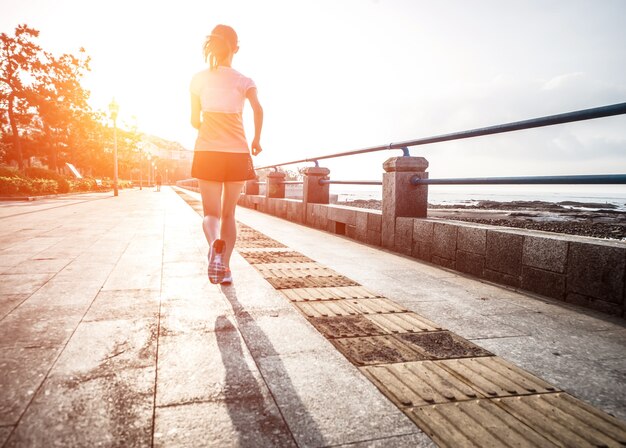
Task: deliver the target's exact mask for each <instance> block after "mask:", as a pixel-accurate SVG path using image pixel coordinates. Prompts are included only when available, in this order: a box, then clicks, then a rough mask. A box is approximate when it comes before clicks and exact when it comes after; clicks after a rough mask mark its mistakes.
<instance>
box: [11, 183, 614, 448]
mask: <svg viewBox="0 0 626 448" xmlns="http://www.w3.org/2000/svg"><path fill="white" fill-rule="evenodd" d="M190 195H191V196H193V194H190ZM196 196H197V195H196ZM238 214H239V215H238V219H239V220H240V221H241V222H242V223H244V224H246V225H248V226H250V227H251V228H253V229H255V230H256V231H258V232H261V233H263V234H265V235H267V236H269V237H270V238H273V239H275V240H277V241H279V242H281V243H283V244H284V245H285V246H287V247H288V250H291V251H297V252H299V253H301V254H304V255H306V256H307V257H309V258H310V259H312V260H315V261H316V262H318V263H320V264H321V265H323V266H326V267H328V268H331V269H333V270H334V271H336V272H338V273H341V274H342V275H344V276H346V277H348V278H350V279H352V280H355V281H356V282H358V283H360V284H361V285H363V286H364V287H365V288H367V289H368V290H371V291H374V292H377V293H380V294H382V295H384V296H385V297H387V298H389V299H391V300H393V301H394V302H395V303H397V304H400V305H402V306H403V307H405V308H406V309H408V310H411V311H415V312H417V313H419V314H420V315H422V316H425V317H427V318H428V319H431V320H432V321H434V322H435V323H436V324H438V325H440V326H443V327H445V328H448V329H450V330H452V331H454V332H455V333H457V334H458V335H460V336H462V337H464V338H466V339H468V340H471V341H473V342H474V343H476V344H477V345H479V346H480V347H482V348H484V349H487V350H489V351H491V352H492V353H494V354H496V355H499V356H501V357H503V358H505V359H507V360H508V361H511V362H513V363H514V364H516V365H517V366H518V367H520V368H522V369H525V370H527V371H530V372H532V373H534V374H535V375H537V376H539V377H540V378H542V379H544V380H546V381H548V382H550V383H552V384H553V385H555V386H557V387H558V388H560V389H562V390H564V391H566V392H569V393H571V394H572V395H575V396H576V397H578V398H580V399H582V400H584V401H586V402H588V403H590V404H592V405H593V406H596V407H597V408H599V409H602V410H604V411H605V412H609V413H611V414H613V415H615V416H616V417H618V418H620V419H622V420H624V419H626V381H624V379H625V377H626V361H625V355H626V348H625V345H626V343H625V342H624V341H626V337H625V336H626V328H625V326H624V321H622V320H619V319H613V318H609V317H607V316H603V315H599V314H595V313H593V312H590V311H588V310H581V309H577V308H574V307H565V306H563V305H562V304H556V303H551V302H546V301H542V300H539V299H537V298H534V297H530V296H528V295H526V294H519V293H516V292H514V291H510V290H507V289H503V288H500V287H496V286H492V285H488V284H485V283H481V282H477V281H474V280H471V279H468V278H466V277H463V276H461V275H458V274H454V273H451V272H449V271H445V270H442V269H439V268H436V267H433V266H429V265H426V264H423V263H419V262H417V261H415V260H411V259H408V258H404V257H401V256H398V255H395V254H391V253H388V252H385V251H381V250H379V249H376V248H372V247H368V246H364V245H360V244H357V243H355V242H352V241H349V240H347V239H344V238H340V237H336V236H333V235H329V234H326V233H323V232H319V231H316V230H313V229H309V228H306V227H303V226H298V225H295V224H291V223H288V222H286V221H283V220H280V219H277V218H273V217H270V216H267V215H262V214H259V213H257V212H254V211H250V210H246V209H239V210H238ZM0 223H1V226H0V229H1V230H0V319H1V320H0V446H6V447H13V446H50V445H59V446H131V447H132V446H137V447H139V446H141V447H143V446H163V447H171V446H194V447H195V446H251V447H252V446H255V447H259V446H343V445H345V446H351V447H356V446H381V447H382V446H385V447H388V446H431V445H432V442H431V441H430V439H429V438H428V437H427V436H426V435H425V434H424V433H422V431H421V430H420V429H419V428H418V427H417V426H416V425H415V424H414V423H413V421H412V420H411V419H410V418H408V417H407V415H406V413H405V412H403V411H402V410H401V409H399V407H398V406H396V405H395V404H393V403H392V401H390V400H388V399H387V398H386V397H385V396H384V395H383V394H382V393H381V392H380V391H379V388H377V387H376V386H375V385H374V384H373V383H372V382H371V381H370V380H369V379H368V378H367V377H366V376H365V375H364V374H363V373H362V372H363V370H361V369H359V368H357V367H355V366H354V365H353V364H352V363H351V362H350V361H349V360H348V359H346V357H344V355H342V354H341V353H340V352H339V351H338V349H337V348H335V346H334V345H333V344H332V343H331V342H329V340H328V339H327V338H325V337H324V336H322V334H321V333H320V332H319V331H318V330H316V329H315V328H314V327H313V326H312V325H311V324H310V323H309V321H308V320H307V318H306V317H305V316H304V315H303V314H302V313H300V312H299V311H298V309H297V307H296V306H294V305H293V304H292V303H290V301H289V300H287V299H286V297H285V295H284V294H282V293H281V292H280V291H278V290H277V289H275V288H274V287H273V286H272V284H270V283H269V282H268V281H267V280H266V279H264V278H263V276H262V275H261V273H260V271H259V270H258V269H255V267H254V265H251V264H249V262H248V261H246V259H244V258H243V257H242V256H241V255H240V254H235V256H234V258H233V271H234V275H235V283H234V285H233V286H230V287H217V286H215V285H211V284H209V283H208V281H207V279H206V272H205V271H206V251H207V245H206V242H205V241H204V236H203V234H202V231H201V228H200V217H199V216H198V214H197V213H196V212H195V211H194V210H193V209H192V208H191V207H190V206H189V205H188V204H187V203H186V202H184V201H183V200H181V197H180V196H179V195H178V194H176V193H175V192H174V191H172V190H171V189H169V188H163V190H162V192H160V193H156V192H154V191H152V190H143V191H138V190H131V191H128V190H123V191H120V196H119V197H118V198H113V197H112V195H111V194H110V193H108V194H93V195H89V197H87V196H81V197H80V198H71V199H69V198H58V199H56V200H49V201H48V200H46V201H36V202H35V203H32V202H31V203H10V204H0ZM240 251H243V252H242V253H246V252H250V250H248V249H240ZM261 252H262V251H261ZM249 256H250V255H249V254H248V260H249V259H250V258H249Z"/></svg>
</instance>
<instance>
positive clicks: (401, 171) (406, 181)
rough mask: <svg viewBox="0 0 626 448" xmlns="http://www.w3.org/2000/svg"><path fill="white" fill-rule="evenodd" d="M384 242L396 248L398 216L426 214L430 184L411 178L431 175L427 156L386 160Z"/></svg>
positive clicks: (408, 216) (414, 216)
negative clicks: (416, 182)
mask: <svg viewBox="0 0 626 448" xmlns="http://www.w3.org/2000/svg"><path fill="white" fill-rule="evenodd" d="M383 168H384V169H385V173H383V222H382V229H381V230H382V235H381V237H382V245H383V247H386V248H388V249H395V232H396V218H400V217H407V218H426V208H427V205H428V186H427V185H420V186H416V185H413V184H411V178H412V177H413V176H418V177H419V178H420V179H428V173H427V172H426V168H428V161H427V160H426V159H425V158H424V157H406V156H402V157H391V158H389V159H387V160H386V161H385V163H383Z"/></svg>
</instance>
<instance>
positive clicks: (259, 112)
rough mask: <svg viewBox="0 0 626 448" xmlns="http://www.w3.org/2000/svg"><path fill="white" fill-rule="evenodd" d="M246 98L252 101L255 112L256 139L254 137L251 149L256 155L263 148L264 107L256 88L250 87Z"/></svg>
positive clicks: (251, 104)
mask: <svg viewBox="0 0 626 448" xmlns="http://www.w3.org/2000/svg"><path fill="white" fill-rule="evenodd" d="M246 98H248V101H250V106H252V112H253V113H254V139H252V144H251V145H250V149H251V150H252V155H253V156H256V155H257V154H259V153H260V152H261V151H263V149H262V148H261V129H262V128H263V107H261V103H260V102H259V97H258V94H257V89H256V88H251V89H248V91H247V92H246Z"/></svg>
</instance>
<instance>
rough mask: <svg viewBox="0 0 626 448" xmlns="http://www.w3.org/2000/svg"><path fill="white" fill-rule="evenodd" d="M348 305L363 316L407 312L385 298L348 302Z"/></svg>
mask: <svg viewBox="0 0 626 448" xmlns="http://www.w3.org/2000/svg"><path fill="white" fill-rule="evenodd" d="M348 303H350V305H352V307H353V308H355V309H356V310H357V311H359V312H361V313H363V314H383V313H404V312H407V311H409V310H407V309H406V308H404V307H401V306H400V305H398V304H396V303H395V302H392V301H391V300H389V299H387V298H376V299H358V300H349V301H348Z"/></svg>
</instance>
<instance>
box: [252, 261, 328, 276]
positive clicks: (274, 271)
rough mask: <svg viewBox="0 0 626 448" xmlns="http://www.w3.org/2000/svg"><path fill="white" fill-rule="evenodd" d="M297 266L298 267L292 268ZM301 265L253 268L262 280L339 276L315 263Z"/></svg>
mask: <svg viewBox="0 0 626 448" xmlns="http://www.w3.org/2000/svg"><path fill="white" fill-rule="evenodd" d="M294 266H298V267H294ZM300 266H301V265H292V264H280V265H278V266H276V265H274V264H271V265H256V266H255V267H256V268H257V270H258V271H259V272H260V273H261V275H262V276H263V277H264V278H266V279H267V278H310V277H339V274H338V273H337V272H335V271H333V270H332V269H328V268H325V267H323V266H321V265H319V264H317V263H314V264H313V263H311V264H310V265H309V264H308V263H307V265H306V266H305V267H300Z"/></svg>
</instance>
